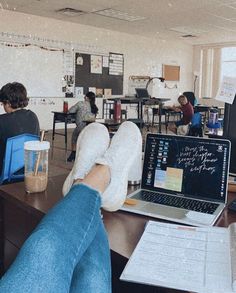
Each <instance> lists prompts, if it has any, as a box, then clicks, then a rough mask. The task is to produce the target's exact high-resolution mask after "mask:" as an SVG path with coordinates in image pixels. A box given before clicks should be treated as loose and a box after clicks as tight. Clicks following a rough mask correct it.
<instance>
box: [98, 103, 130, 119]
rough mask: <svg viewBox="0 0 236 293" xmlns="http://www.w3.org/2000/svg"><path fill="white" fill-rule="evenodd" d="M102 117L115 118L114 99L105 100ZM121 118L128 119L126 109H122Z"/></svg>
mask: <svg viewBox="0 0 236 293" xmlns="http://www.w3.org/2000/svg"><path fill="white" fill-rule="evenodd" d="M102 118H103V119H113V118H114V101H109V100H103V108H102ZM121 119H125V120H126V119H127V110H126V109H121Z"/></svg>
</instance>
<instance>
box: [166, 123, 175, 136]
mask: <svg viewBox="0 0 236 293" xmlns="http://www.w3.org/2000/svg"><path fill="white" fill-rule="evenodd" d="M168 130H170V131H171V132H173V133H175V134H176V133H177V126H176V124H175V123H174V122H173V123H169V124H168Z"/></svg>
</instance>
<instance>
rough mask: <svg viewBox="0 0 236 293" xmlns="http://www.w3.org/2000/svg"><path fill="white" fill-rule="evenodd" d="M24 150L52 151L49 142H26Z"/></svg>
mask: <svg viewBox="0 0 236 293" xmlns="http://www.w3.org/2000/svg"><path fill="white" fill-rule="evenodd" d="M24 149H25V150H28V151H44V150H48V149H50V142H49V141H37V140H34V141H26V142H25V143H24Z"/></svg>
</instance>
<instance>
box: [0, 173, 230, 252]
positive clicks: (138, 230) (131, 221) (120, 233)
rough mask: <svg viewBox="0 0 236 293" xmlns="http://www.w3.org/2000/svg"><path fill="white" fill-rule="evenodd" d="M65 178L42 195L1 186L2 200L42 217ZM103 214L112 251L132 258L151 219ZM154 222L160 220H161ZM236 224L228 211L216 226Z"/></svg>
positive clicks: (20, 187) (55, 199)
mask: <svg viewBox="0 0 236 293" xmlns="http://www.w3.org/2000/svg"><path fill="white" fill-rule="evenodd" d="M65 177H66V176H65V175H59V176H55V177H51V178H49V182H48V188H47V190H46V191H45V192H42V193H34V194H27V193H26V192H25V188H24V182H18V183H14V184H8V185H3V186H1V187H0V197H2V198H4V199H6V200H8V201H10V202H12V203H14V204H15V205H17V206H19V207H21V208H22V209H24V210H27V211H29V212H31V213H34V214H36V215H37V216H42V215H44V214H46V213H47V212H48V210H49V209H50V208H52V207H53V206H54V205H55V203H57V202H58V201H59V200H61V199H62V197H63V196H62V193H61V190H62V185H63V182H64V180H65ZM234 198H236V194H235V193H229V196H228V201H229V202H230V201H231V200H232V199H234ZM103 215H104V224H105V226H106V229H107V232H108V237H109V242H110V247H111V249H112V250H113V251H115V252H116V253H118V254H120V255H122V256H124V257H126V258H129V257H130V255H131V254H132V252H133V250H134V248H135V246H136V244H137V242H138V241H139V239H140V237H141V235H142V233H143V230H144V226H145V224H146V222H147V221H148V220H149V219H150V218H149V217H145V216H140V215H135V214H131V213H127V212H121V211H118V212H115V213H109V212H106V211H103ZM155 220H156V221H158V219H154V221H155ZM235 221H236V213H234V212H232V211H228V210H227V209H225V210H224V212H223V214H222V215H221V217H220V218H219V220H218V221H217V223H216V225H217V226H221V227H228V225H229V224H230V223H232V222H235Z"/></svg>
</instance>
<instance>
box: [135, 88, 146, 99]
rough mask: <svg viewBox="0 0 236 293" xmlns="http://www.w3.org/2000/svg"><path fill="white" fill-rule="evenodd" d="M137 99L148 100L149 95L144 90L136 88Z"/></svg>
mask: <svg viewBox="0 0 236 293" xmlns="http://www.w3.org/2000/svg"><path fill="white" fill-rule="evenodd" d="M135 91H136V95H137V98H149V94H148V91H147V89H146V88H136V89H135Z"/></svg>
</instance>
